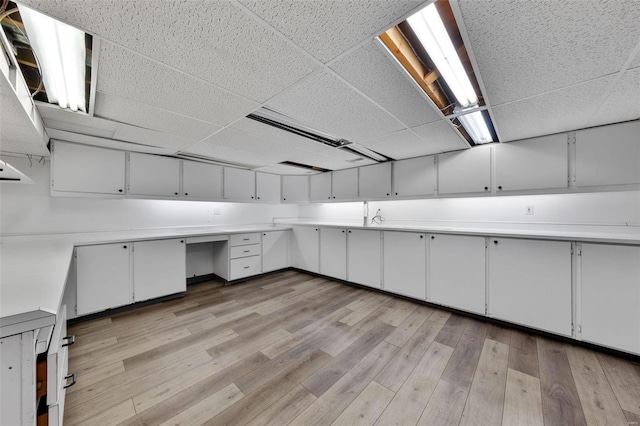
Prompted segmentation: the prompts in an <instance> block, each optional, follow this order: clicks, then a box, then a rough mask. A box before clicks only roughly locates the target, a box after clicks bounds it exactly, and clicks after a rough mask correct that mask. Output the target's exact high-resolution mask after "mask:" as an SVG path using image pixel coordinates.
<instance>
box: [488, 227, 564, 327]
mask: <svg viewBox="0 0 640 426" xmlns="http://www.w3.org/2000/svg"><path fill="white" fill-rule="evenodd" d="M489 316H491V317H494V318H499V319H503V320H506V321H510V322H514V323H517V324H522V325H525V326H528V327H532V328H537V329H540V330H545V331H550V332H552V333H557V334H562V335H565V336H571V243H569V242H563V241H538V240H519V239H509V238H490V240H489Z"/></svg>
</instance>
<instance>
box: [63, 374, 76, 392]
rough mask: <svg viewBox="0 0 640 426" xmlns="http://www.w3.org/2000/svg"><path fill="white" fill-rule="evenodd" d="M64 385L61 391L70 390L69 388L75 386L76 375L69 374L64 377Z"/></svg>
mask: <svg viewBox="0 0 640 426" xmlns="http://www.w3.org/2000/svg"><path fill="white" fill-rule="evenodd" d="M69 379H71V383H67V380H69ZM64 381H65V385H64V386H63V387H62V388H63V389H66V388H70V387H71V386H73V385H75V384H76V375H75V374H69V375H68V376H64Z"/></svg>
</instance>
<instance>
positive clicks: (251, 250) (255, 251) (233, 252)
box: [229, 244, 262, 259]
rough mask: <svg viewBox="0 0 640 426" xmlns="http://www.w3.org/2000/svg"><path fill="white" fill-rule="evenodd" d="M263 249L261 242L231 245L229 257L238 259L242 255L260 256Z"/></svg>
mask: <svg viewBox="0 0 640 426" xmlns="http://www.w3.org/2000/svg"><path fill="white" fill-rule="evenodd" d="M261 251H262V250H261V245H260V244H251V245H247V246H236V247H231V249H230V250H229V258H231V259H238V258H240V257H249V256H258V255H259V254H260V253H261Z"/></svg>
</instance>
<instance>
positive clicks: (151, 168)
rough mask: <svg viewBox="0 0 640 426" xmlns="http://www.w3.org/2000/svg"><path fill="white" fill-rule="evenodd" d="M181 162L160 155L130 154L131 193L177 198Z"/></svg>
mask: <svg viewBox="0 0 640 426" xmlns="http://www.w3.org/2000/svg"><path fill="white" fill-rule="evenodd" d="M179 192H180V160H178V159H176V158H169V157H162V156H159V155H151V154H139V153H136V152H130V153H129V193H130V194H136V195H157V196H162V197H177V196H178V194H179Z"/></svg>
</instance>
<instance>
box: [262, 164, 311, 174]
mask: <svg viewBox="0 0 640 426" xmlns="http://www.w3.org/2000/svg"><path fill="white" fill-rule="evenodd" d="M254 170H255V171H256V172H264V173H275V174H278V175H313V174H317V173H318V172H314V171H313V170H307V169H303V168H301V167H293V166H286V165H284V164H276V165H273V166H264V167H257V168H255V169H254Z"/></svg>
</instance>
